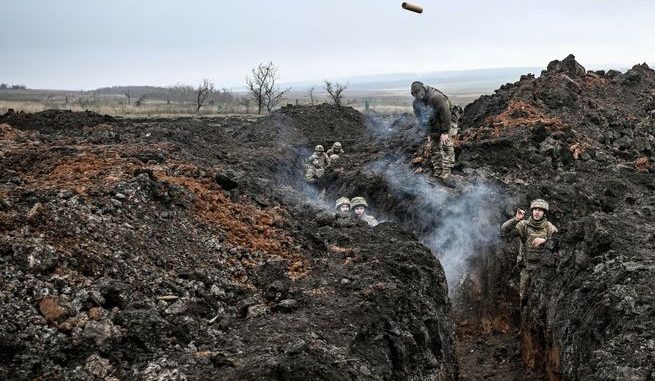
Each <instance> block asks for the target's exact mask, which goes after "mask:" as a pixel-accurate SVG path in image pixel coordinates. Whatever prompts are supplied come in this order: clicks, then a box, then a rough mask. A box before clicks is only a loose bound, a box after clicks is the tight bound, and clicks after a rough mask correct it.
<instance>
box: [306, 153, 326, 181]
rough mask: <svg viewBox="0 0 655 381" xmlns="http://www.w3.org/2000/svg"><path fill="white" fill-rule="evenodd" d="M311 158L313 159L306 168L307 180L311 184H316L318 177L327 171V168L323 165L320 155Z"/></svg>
mask: <svg viewBox="0 0 655 381" xmlns="http://www.w3.org/2000/svg"><path fill="white" fill-rule="evenodd" d="M310 159H311V161H310V163H309V164H307V165H306V169H305V181H306V182H308V183H309V184H316V183H317V182H318V179H320V178H321V176H323V174H324V173H325V169H324V168H323V167H322V166H321V161H320V160H319V158H318V157H314V158H310Z"/></svg>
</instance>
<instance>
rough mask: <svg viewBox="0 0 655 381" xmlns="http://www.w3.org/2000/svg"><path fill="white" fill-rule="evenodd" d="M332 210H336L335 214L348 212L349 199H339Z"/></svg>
mask: <svg viewBox="0 0 655 381" xmlns="http://www.w3.org/2000/svg"><path fill="white" fill-rule="evenodd" d="M334 208H335V209H336V210H337V213H348V212H350V199H349V198H348V197H339V198H338V199H337V202H336V204H335V206H334Z"/></svg>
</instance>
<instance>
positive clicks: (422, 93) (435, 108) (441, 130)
mask: <svg viewBox="0 0 655 381" xmlns="http://www.w3.org/2000/svg"><path fill="white" fill-rule="evenodd" d="M411 94H412V96H413V97H414V102H413V104H412V107H413V109H414V115H415V116H416V119H417V120H418V121H419V123H420V124H421V125H422V126H423V127H424V128H426V129H427V130H428V146H429V147H430V161H431V164H432V176H433V177H436V178H438V179H440V180H441V181H442V182H443V183H444V184H445V185H448V186H453V182H452V179H451V177H450V174H451V171H452V168H453V166H454V165H455V147H454V145H453V138H454V137H455V135H456V134H457V121H458V119H459V116H460V115H461V110H462V109H461V107H459V106H456V105H453V104H452V103H451V102H450V100H449V99H448V97H447V96H446V95H445V94H444V93H442V92H441V91H439V90H437V89H435V88H434V87H431V86H425V85H424V84H423V83H422V82H418V81H416V82H414V83H412V86H411Z"/></svg>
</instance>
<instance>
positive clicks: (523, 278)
mask: <svg viewBox="0 0 655 381" xmlns="http://www.w3.org/2000/svg"><path fill="white" fill-rule="evenodd" d="M536 269H537V265H536V264H532V263H527V264H526V265H525V267H524V268H523V269H522V270H521V275H520V280H519V296H520V298H521V302H523V300H524V299H523V298H524V297H526V296H527V293H528V287H530V283H531V281H532V273H533V272H534V271H535V270H536Z"/></svg>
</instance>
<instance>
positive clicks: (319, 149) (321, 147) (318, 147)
mask: <svg viewBox="0 0 655 381" xmlns="http://www.w3.org/2000/svg"><path fill="white" fill-rule="evenodd" d="M314 151H315V152H323V151H325V148H323V146H322V145H320V144H319V145H317V146H316V147H314Z"/></svg>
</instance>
